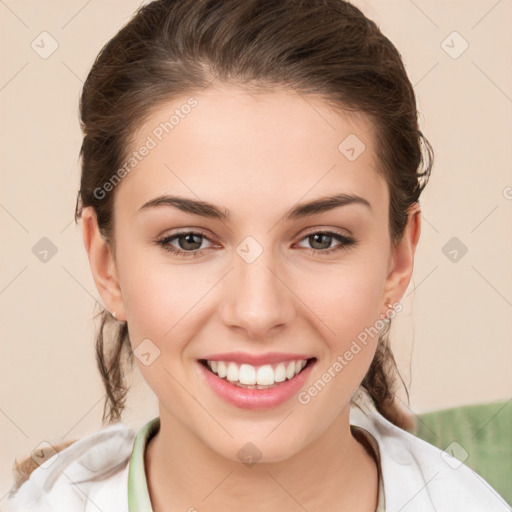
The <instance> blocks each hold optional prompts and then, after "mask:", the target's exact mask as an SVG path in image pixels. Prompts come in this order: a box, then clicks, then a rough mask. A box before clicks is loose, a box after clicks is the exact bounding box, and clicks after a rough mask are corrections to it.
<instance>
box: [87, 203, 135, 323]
mask: <svg viewBox="0 0 512 512" xmlns="http://www.w3.org/2000/svg"><path fill="white" fill-rule="evenodd" d="M82 236H83V241H84V246H85V250H86V251H87V255H88V258H89V264H90V266H91V271H92V275H93V278H94V282H95V283H96V288H97V289H98V292H99V294H100V296H101V298H102V300H103V303H104V304H105V307H106V308H107V309H108V310H109V311H115V312H116V317H117V319H118V320H119V321H126V318H125V310H124V305H123V300H122V294H121V288H120V286H119V281H118V276H117V269H116V263H115V260H114V255H113V253H112V246H111V245H110V244H109V243H108V242H107V241H106V240H105V239H104V238H103V237H102V236H101V234H100V231H99V228H98V222H97V217H96V212H95V211H94V209H93V208H92V207H90V206H89V207H87V208H84V209H83V211H82Z"/></svg>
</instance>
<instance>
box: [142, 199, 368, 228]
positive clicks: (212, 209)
mask: <svg viewBox="0 0 512 512" xmlns="http://www.w3.org/2000/svg"><path fill="white" fill-rule="evenodd" d="M351 204H361V205H364V206H366V207H367V208H369V209H370V210H371V208H372V207H371V205H370V203H369V202H368V201H367V200H366V199H365V198H364V197H361V196H358V195H357V194H336V195H333V196H326V197H321V198H320V199H315V200H313V201H309V202H307V203H301V204H298V205H297V206H295V207H294V208H292V209H291V210H290V211H289V212H287V213H286V214H285V216H284V219H285V220H287V221H290V220H297V219H302V218H305V217H310V216H312V215H317V214H319V213H323V212H327V211H330V210H333V209H334V208H339V207H341V206H347V205H351ZM160 206H171V207H175V208H178V209H179V210H181V211H183V212H186V213H191V214H193V215H199V216H201V217H207V218H211V219H217V220H221V221H226V222H229V220H230V216H231V211H230V210H229V209H224V210H222V209H220V208H219V207H217V206H215V205H214V204H212V203H209V202H207V201H198V200H195V199H189V198H185V197H179V196H172V195H162V196H158V197H155V198H154V199H151V200H150V201H148V202H147V203H145V204H143V205H142V206H141V207H140V208H139V212H141V211H145V210H149V209H152V208H158V207H160Z"/></svg>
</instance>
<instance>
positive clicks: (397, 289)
mask: <svg viewBox="0 0 512 512" xmlns="http://www.w3.org/2000/svg"><path fill="white" fill-rule="evenodd" d="M420 233H421V208H420V205H419V203H414V204H413V205H411V207H410V208H409V211H408V219H407V225H406V227H405V230H404V234H403V237H402V239H401V240H400V241H399V242H397V243H396V244H395V245H394V246H393V247H392V258H391V260H392V266H391V269H390V272H389V274H388V277H387V280H386V286H385V290H384V299H386V298H392V300H393V302H396V301H399V300H400V299H401V298H402V297H403V295H404V293H405V291H406V289H407V287H408V286H409V282H410V280H411V276H412V271H413V267H414V253H415V251H416V246H417V245H418V242H419V238H420Z"/></svg>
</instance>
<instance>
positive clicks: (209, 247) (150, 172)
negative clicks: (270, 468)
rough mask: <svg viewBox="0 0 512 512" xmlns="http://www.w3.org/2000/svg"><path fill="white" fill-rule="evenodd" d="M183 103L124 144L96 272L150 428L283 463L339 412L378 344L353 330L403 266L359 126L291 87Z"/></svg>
mask: <svg viewBox="0 0 512 512" xmlns="http://www.w3.org/2000/svg"><path fill="white" fill-rule="evenodd" d="M193 98H194V100H193V101H191V100H190V97H188V96H184V97H182V98H179V99H175V100H173V101H172V102H169V103H168V104H165V105H162V106H160V108H159V109H158V110H156V111H155V112H154V113H153V114H152V115H151V116H150V117H149V118H147V119H146V120H145V122H144V125H143V126H141V127H140V129H139V130H138V132H137V133H136V134H135V137H134V144H133V148H132V150H133V151H136V150H138V149H140V148H141V147H142V146H144V145H146V147H149V146H151V148H150V149H149V150H148V151H143V150H142V151H139V155H140V154H141V153H143V152H144V153H146V155H145V156H142V157H141V158H140V159H139V160H138V162H137V165H136V166H135V167H134V168H133V169H132V170H130V172H129V173H126V176H125V177H124V178H123V179H122V181H121V182H120V183H119V184H118V185H117V187H116V189H115V201H114V230H115V254H112V255H110V253H109V256H108V258H110V260H109V262H110V263H109V265H105V266H104V268H106V267H107V266H108V268H109V269H110V270H109V271H108V272H110V273H109V277H108V278H107V277H105V276H106V274H107V271H105V273H104V274H103V277H102V270H98V269H99V264H98V265H97V267H96V269H94V268H93V271H94V274H95V280H96V283H97V284H98V289H99V290H100V293H101V295H102V298H103V300H104V302H105V303H106V305H107V307H108V308H109V309H110V310H113V311H116V313H117V318H118V320H125V321H127V322H128V328H129V335H130V340H131V343H132V348H133V349H134V351H135V354H136V355H137V356H138V357H137V358H136V361H137V365H138V367H139V369H140V371H141V373H142V375H143V377H144V379H145V380H146V382H147V383H148V384H149V386H150V387H151V388H152V389H153V391H154V392H155V394H156V395H157V397H158V399H159V403H160V415H161V418H164V417H165V418H168V420H169V421H171V419H172V421H173V422H175V423H176V424H179V425H180V426H182V427H184V428H185V429H186V430H187V431H188V432H191V433H193V434H194V436H195V437H196V438H197V439H199V440H200V441H201V442H202V443H204V445H205V446H207V447H209V448H211V449H212V450H213V451H214V452H216V453H217V454H219V455H221V456H223V457H226V458H228V459H232V460H236V459H237V457H239V455H237V452H238V451H239V450H240V447H241V446H244V444H245V443H246V442H251V443H253V444H254V445H256V446H257V447H258V449H259V451H260V452H261V453H262V456H263V460H262V461H277V460H282V459H285V458H288V457H290V456H292V455H293V454H295V453H297V452H299V451H300V450H301V449H302V448H303V447H305V446H306V445H308V444H310V443H311V442H313V441H314V440H315V439H317V438H319V437H320V436H321V435H322V434H324V433H325V432H326V431H327V430H328V428H329V426H330V425H332V424H333V422H334V420H335V419H336V418H337V417H339V416H340V415H342V414H348V407H349V403H350V398H351V396H352V395H353V393H354V392H355V390H356V389H357V388H358V386H359V385H360V383H361V381H362V379H363V377H364V375H365V373H366V372H367V370H368V367H369V365H370V363H371V360H372V358H373V355H374V352H375V348H376V344H377V341H378V336H375V335H373V336H368V335H366V340H365V342H363V341H362V339H363V338H365V336H364V334H362V333H364V332H365V329H369V328H371V327H372V326H375V325H377V326H379V314H380V313H382V312H383V311H385V310H386V309H387V308H386V307H385V304H386V303H387V302H389V301H390V300H391V302H396V301H398V300H399V299H400V298H401V296H402V294H403V292H404V291H405V288H406V286H407V283H408V281H409V277H410V270H411V268H410V267H411V265H410V260H408V259H407V257H405V258H404V257H402V256H400V253H398V252H394V251H395V249H394V248H393V246H392V245H391V242H390V235H389V231H388V214H389V212H388V207H389V192H388V188H387V185H386V182H385V181H384V179H383V178H382V177H381V176H380V175H379V174H378V173H377V172H376V169H377V168H378V165H379V164H378V162H377V160H376V157H375V148H374V145H373V142H372V137H371V125H370V124H369V122H368V121H367V119H366V118H365V117H364V116H362V115H354V114H351V115H350V116H349V115H347V114H344V113H342V112H340V111H334V110H333V109H332V108H331V107H330V106H329V105H328V104H327V103H326V102H325V101H324V100H321V99H318V98H317V99H314V98H312V97H303V96H300V95H298V94H296V93H294V92H291V91H279V92H272V93H265V94H263V93H261V94H256V95H255V94H249V93H248V92H247V91H245V90H243V89H239V88H236V87H227V86H226V87H223V88H215V89H214V88H212V89H209V90H207V91H204V92H201V93H200V94H196V95H193ZM187 100H188V102H189V103H188V104H189V105H194V106H193V107H191V108H184V107H183V106H184V105H186V104H187ZM177 109H178V112H181V115H177V116H175V119H174V121H175V124H174V125H173V127H172V129H169V126H167V129H168V133H166V131H165V130H163V129H162V125H161V124H160V123H165V121H168V120H169V119H170V118H171V116H172V115H173V113H175V112H176V110H177ZM177 119H179V120H178V121H176V120H177ZM158 127H160V129H158ZM148 137H149V138H148ZM347 137H349V139H347V140H346V141H345V139H346V138H347ZM355 137H357V139H356V138H355ZM150 139H151V140H152V141H153V142H154V143H155V144H153V143H152V142H149V141H150ZM159 139H161V140H159ZM343 141H345V142H343ZM361 143H362V144H364V150H362V149H363V146H362V144H361ZM340 144H341V145H340ZM350 148H354V150H353V151H352V150H351V149H350ZM354 157H355V158H354ZM332 196H338V198H337V200H335V199H332V200H331V201H330V202H324V203H320V204H319V205H317V207H316V208H315V207H314V206H313V205H310V206H309V207H308V206H305V205H307V204H309V203H313V202H317V201H319V200H325V199H326V198H328V197H332ZM173 198H174V199H173ZM180 201H181V202H180ZM336 201H338V202H336ZM192 203H197V204H195V205H194V204H192ZM206 203H207V204H206ZM97 250H98V254H100V246H99V244H98V245H97ZM399 250H401V249H400V248H397V249H396V251H399ZM403 254H407V255H408V256H410V254H411V251H410V246H408V247H407V248H406V249H405V250H404V251H403ZM98 261H99V259H98ZM399 261H400V262H401V264H400V265H401V266H400V268H398V266H397V262H399ZM91 262H92V260H91ZM93 267H94V265H93ZM103 278H104V279H103ZM366 332H368V331H366ZM354 343H355V344H354ZM356 347H358V348H356ZM349 352H350V353H351V356H350V354H349ZM204 360H209V361H210V362H211V361H215V362H214V363H213V365H211V366H213V369H214V370H216V371H217V372H218V373H219V374H220V376H219V375H214V373H213V372H212V371H211V370H210V369H208V368H207V367H206V366H205V363H204ZM302 360H304V361H305V363H301V362H300V361H302ZM292 361H299V362H298V363H295V365H293V364H291V362H292ZM223 362H225V363H227V365H224V364H223ZM229 363H231V364H229ZM210 364H211V363H210ZM304 364H305V366H304ZM206 365H208V363H206ZM223 366H226V371H227V373H228V375H227V377H225V378H221V376H222V375H223V370H222V367H223ZM279 366H282V367H284V368H278V367H279ZM303 366H304V367H303ZM262 368H263V369H262ZM290 368H291V369H290ZM301 368H302V369H301ZM298 370H300V371H299V373H298V374H297V375H296V376H294V377H293V375H294V374H295V371H298ZM287 372H290V373H288V374H287ZM285 375H286V380H284V381H283V380H282V379H284V378H285ZM329 376H330V378H329ZM290 377H292V378H290ZM238 379H239V380H243V381H245V382H252V383H253V384H254V382H255V380H254V379H256V385H261V386H263V388H261V389H247V388H243V387H240V386H238V385H236V384H234V383H232V381H237V380H238ZM246 379H247V380H246ZM266 379H270V380H266ZM280 380H281V381H280ZM276 381H277V382H276ZM279 381H280V382H279ZM258 382H260V383H261V382H264V383H267V382H274V384H273V385H272V387H270V388H269V386H270V384H257V383H258ZM319 382H320V383H319ZM315 383H316V387H315ZM315 390H316V391H315ZM292 412H293V414H291V413H292ZM283 418H286V419H285V420H284V421H283ZM347 418H348V416H347ZM276 427H278V428H276ZM270 432H272V434H271V435H269V433H270Z"/></svg>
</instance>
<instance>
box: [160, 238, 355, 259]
mask: <svg viewBox="0 0 512 512" xmlns="http://www.w3.org/2000/svg"><path fill="white" fill-rule="evenodd" d="M317 234H322V235H328V236H331V237H332V238H334V239H335V240H337V241H338V242H341V243H340V244H339V245H336V246H334V247H331V248H330V249H325V250H321V249H308V248H304V250H305V251H306V252H307V253H309V254H313V255H318V254H325V253H327V254H331V253H333V252H336V251H339V250H342V249H346V248H347V247H349V246H351V245H355V244H356V243H357V240H356V239H355V238H351V237H348V236H346V235H342V234H340V233H336V232H332V231H313V232H312V233H308V234H307V235H305V236H304V237H302V238H301V241H302V240H304V239H306V238H309V237H310V236H313V235H317ZM185 235H197V236H200V237H202V238H203V239H206V240H208V241H210V242H211V240H210V239H209V238H208V237H207V236H206V235H203V234H202V233H197V232H195V231H181V232H179V233H175V234H173V235H171V236H166V237H163V238H160V239H158V240H156V243H157V244H158V245H160V246H161V247H162V248H163V249H164V251H167V252H170V253H173V254H175V255H177V256H183V257H185V258H196V257H198V256H199V255H200V254H201V252H202V251H203V250H204V249H196V250H194V251H183V250H182V249H176V247H174V246H172V245H170V242H171V241H172V240H174V239H177V238H180V237H182V236H185Z"/></svg>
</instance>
